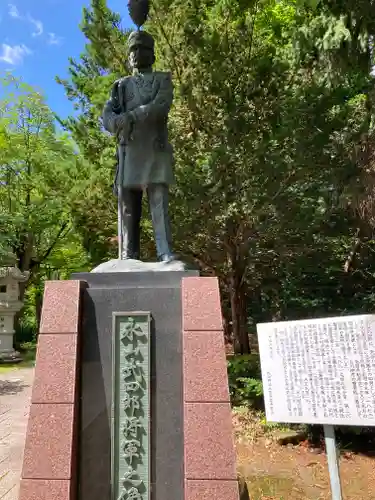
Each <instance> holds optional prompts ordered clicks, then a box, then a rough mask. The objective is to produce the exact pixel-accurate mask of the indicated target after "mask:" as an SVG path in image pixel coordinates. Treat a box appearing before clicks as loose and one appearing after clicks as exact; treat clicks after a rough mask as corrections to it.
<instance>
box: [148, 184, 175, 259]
mask: <svg viewBox="0 0 375 500" xmlns="http://www.w3.org/2000/svg"><path fill="white" fill-rule="evenodd" d="M147 194H148V199H149V203H150V212H151V218H152V225H153V228H154V235H155V243H156V253H157V256H158V259H159V260H160V261H162V262H170V261H172V260H175V256H174V255H173V253H172V235H171V224H170V221H169V215H168V195H169V189H168V186H167V185H166V184H150V185H149V186H148V188H147Z"/></svg>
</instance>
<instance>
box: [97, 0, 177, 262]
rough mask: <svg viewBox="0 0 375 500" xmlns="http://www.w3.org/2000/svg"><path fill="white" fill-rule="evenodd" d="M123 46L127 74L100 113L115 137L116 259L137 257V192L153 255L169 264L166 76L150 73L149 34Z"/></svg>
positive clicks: (168, 83) (169, 149)
mask: <svg viewBox="0 0 375 500" xmlns="http://www.w3.org/2000/svg"><path fill="white" fill-rule="evenodd" d="M141 3H142V2H141ZM143 7H144V6H143ZM128 44H129V53H130V56H129V62H130V65H131V67H132V69H133V75H132V76H126V77H124V78H121V79H120V80H118V81H116V82H115V83H114V85H113V88H112V93H111V98H110V99H109V101H108V102H107V103H106V105H105V108H104V112H103V123H104V127H105V128H106V129H107V130H108V131H109V132H111V133H113V134H115V135H116V137H117V139H118V168H117V175H116V181H115V185H116V188H117V193H118V214H119V217H118V231H119V258H120V259H137V260H139V259H140V221H141V215H142V195H143V192H145V191H146V192H147V195H148V198H149V203H150V211H151V217H152V223H153V228H154V235H155V242H156V250H157V255H158V259H159V260H160V261H163V262H169V261H171V260H174V256H173V254H172V250H171V228H170V222H169V217H168V191H169V185H171V184H172V183H173V182H174V175H173V169H172V166H173V151H172V147H171V145H170V143H169V141H168V128H167V124H168V113H169V110H170V107H171V105H172V101H173V85H172V79H171V74H170V73H168V72H161V71H158V72H154V71H153V69H152V66H153V64H154V62H155V53H154V40H153V38H152V36H151V35H150V34H149V33H147V32H145V31H140V30H138V31H135V32H133V33H131V35H130V37H129V42H128Z"/></svg>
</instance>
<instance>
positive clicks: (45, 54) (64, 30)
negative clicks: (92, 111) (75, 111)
mask: <svg viewBox="0 0 375 500" xmlns="http://www.w3.org/2000/svg"><path fill="white" fill-rule="evenodd" d="M89 4H90V0H37V1H35V0H15V1H14V2H13V1H12V2H8V1H7V0H0V74H1V73H3V72H5V71H7V70H12V72H13V73H14V75H16V76H19V77H22V79H23V80H24V81H25V82H26V83H28V84H30V85H33V86H36V87H38V88H39V89H40V90H42V91H43V93H44V95H45V96H46V98H47V102H48V104H49V105H50V107H51V108H52V109H53V111H55V112H56V113H57V114H58V115H59V116H62V117H66V116H67V115H69V114H70V113H71V111H72V105H71V103H70V102H69V101H68V100H67V99H66V97H65V94H64V89H63V87H61V86H60V85H58V84H57V83H56V82H55V76H56V75H58V76H60V77H63V78H64V77H66V76H67V69H68V57H70V56H72V57H74V58H78V57H79V55H80V53H81V52H82V51H83V48H84V45H85V38H84V36H83V34H82V33H81V31H80V29H79V23H80V22H81V19H82V9H83V7H84V6H88V5H89ZM108 5H109V7H110V8H112V9H113V10H115V11H117V12H119V13H120V14H121V16H122V19H123V25H124V27H127V26H131V24H132V23H131V21H130V19H129V16H128V12H127V1H126V0H109V1H108ZM0 92H1V90H0ZM0 97H1V96H0Z"/></svg>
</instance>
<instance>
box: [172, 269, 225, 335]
mask: <svg viewBox="0 0 375 500" xmlns="http://www.w3.org/2000/svg"><path fill="white" fill-rule="evenodd" d="M182 311H183V329H184V331H200V332H202V331H215V330H217V331H219V330H220V331H221V330H222V329H223V319H222V315H221V303H220V291H219V281H218V279H217V278H203V277H202V278H200V277H190V278H186V279H184V281H183V285H182Z"/></svg>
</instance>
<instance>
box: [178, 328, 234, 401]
mask: <svg viewBox="0 0 375 500" xmlns="http://www.w3.org/2000/svg"><path fill="white" fill-rule="evenodd" d="M183 349H184V399H185V402H187V403H189V402H190V403H197V402H201V403H212V402H216V403H223V402H229V387H228V376H227V368H226V366H227V365H226V357H225V346H224V335H223V332H221V331H216V332H184V336H183Z"/></svg>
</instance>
